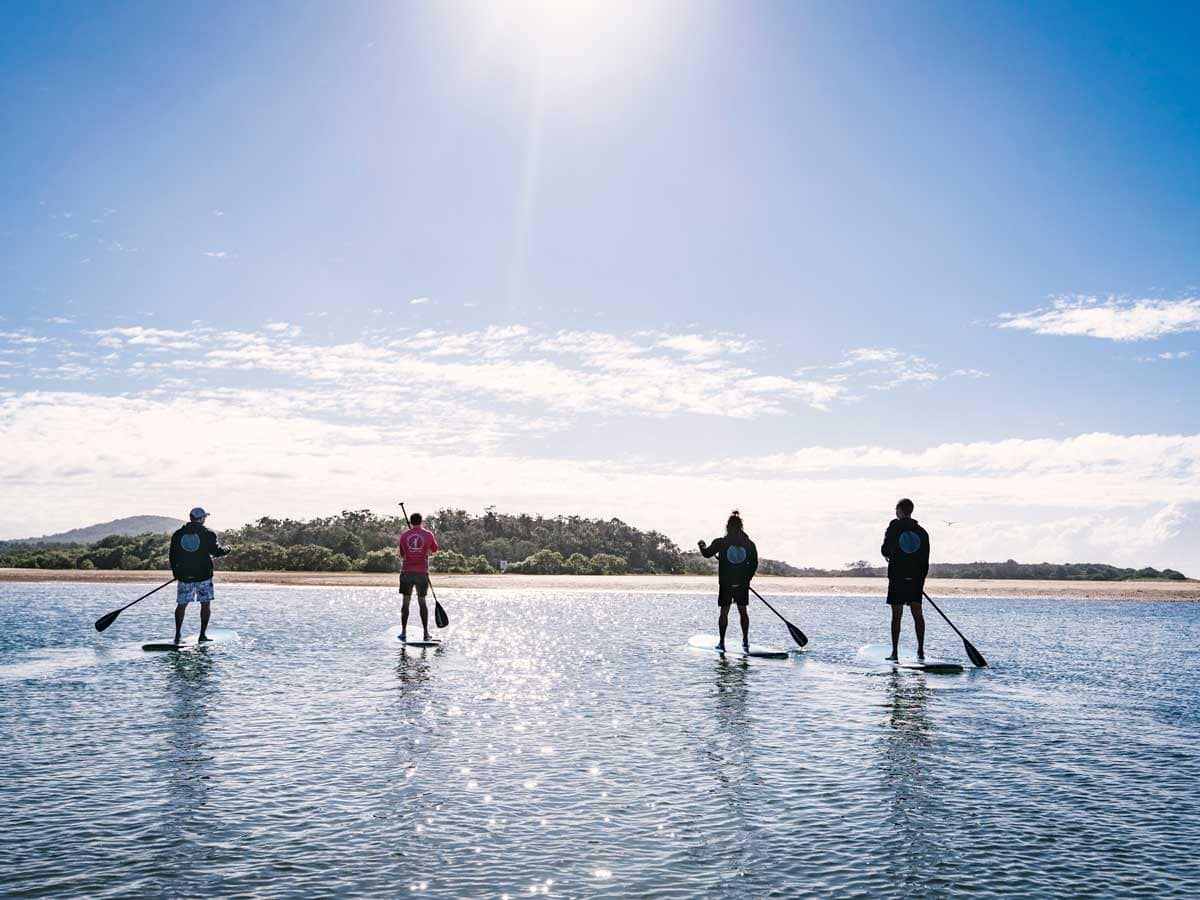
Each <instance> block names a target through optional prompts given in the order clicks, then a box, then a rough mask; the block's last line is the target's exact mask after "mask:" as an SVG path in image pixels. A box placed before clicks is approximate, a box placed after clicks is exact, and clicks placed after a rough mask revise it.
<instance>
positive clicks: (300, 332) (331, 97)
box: [0, 0, 1200, 576]
mask: <svg viewBox="0 0 1200 900" xmlns="http://www.w3.org/2000/svg"><path fill="white" fill-rule="evenodd" d="M1197 28H1200V9H1198V8H1197V7H1196V6H1195V5H1194V4H1193V5H1190V6H1188V5H1184V4H1180V5H1172V4H1167V3H1162V4H1154V5H1152V6H1149V7H1147V6H1145V5H1144V4H1136V5H1135V4H1104V5H1103V6H1097V5H1096V4H1082V3H1080V4H1062V3H1049V2H1048V3H1039V4H1012V3H1007V4H990V3H984V2H980V3H971V4H953V3H919V2H918V3H903V4H901V3H869V4H868V3H791V2H780V3H773V2H747V3H738V4H732V3H720V2H716V0H694V2H677V0H655V2H638V3H632V4H622V3H620V2H612V0H606V2H594V0H578V2H567V0H563V2H558V3H552V2H549V0H509V2H493V3H479V2H459V0H445V2H428V3H422V2H415V0H414V2H408V3H402V4H396V3H383V2H379V3H360V4H349V5H348V4H332V3H330V4H294V3H269V2H262V3H255V4H244V3H222V2H213V3H205V4H183V3H162V2H156V3H145V4H140V3H120V4H106V3H100V2H97V3H89V4H69V3H67V4H32V3H31V4H24V5H21V4H7V5H5V6H4V7H3V8H2V9H0V131H2V132H3V133H4V134H5V135H6V139H5V140H4V141H3V142H0V483H2V485H3V494H4V501H5V502H4V503H3V504H2V505H0V538H16V537H27V536H34V535H40V534H45V533H50V532H54V531H58V530H63V529H66V528H70V527H75V526H79V525H83V524H87V523H91V522H97V521H106V520H108V519H112V518H116V517H120V516H126V515H138V514H161V515H174V516H183V515H184V514H185V513H186V511H187V510H188V509H190V508H191V507H192V506H195V505H203V506H204V507H206V508H207V509H209V510H210V511H211V513H212V518H211V519H210V525H212V526H214V527H216V528H217V529H218V530H220V529H221V528H230V527H234V526H237V525H240V524H242V523H244V522H247V521H251V520H253V519H256V518H257V517H259V516H264V515H270V516H296V517H307V516H316V515H330V514H335V513H337V512H338V511H340V510H342V509H359V508H370V509H374V510H377V511H379V512H386V513H391V512H394V511H395V509H396V503H397V501H399V500H404V501H405V502H406V504H407V506H408V508H409V509H410V510H421V511H425V512H427V513H428V512H431V511H434V510H436V509H438V508H441V507H453V508H462V509H467V510H471V511H475V512H481V511H482V510H483V509H484V508H485V507H487V506H493V505H494V506H496V507H497V508H499V509H501V510H504V511H511V512H522V511H524V512H531V513H543V514H549V515H555V514H578V515H587V516H599V517H604V518H609V517H617V518H621V519H623V520H625V521H627V522H630V523H631V524H634V525H637V526H640V527H644V528H655V529H658V530H661V531H663V532H665V533H666V534H668V535H669V536H670V537H671V538H672V539H674V540H675V541H677V542H678V543H679V544H680V545H681V546H684V547H689V546H691V545H693V544H694V542H695V541H696V540H697V539H699V538H705V539H712V538H713V537H714V536H716V535H717V534H719V533H720V531H721V530H722V526H723V522H724V519H725V516H726V515H727V514H728V512H729V511H730V510H731V509H734V508H737V509H739V510H740V511H741V512H742V514H743V517H744V518H745V520H746V523H747V531H748V532H749V533H750V534H751V536H752V537H754V539H755V540H756V542H757V543H758V546H759V551H760V553H761V554H762V555H764V556H767V557H771V558H777V559H786V560H788V561H790V562H792V563H793V564H796V565H810V566H833V567H838V566H842V565H845V564H846V563H848V562H851V561H854V560H859V559H867V560H871V561H878V559H879V557H878V546H879V541H880V538H881V536H882V532H883V528H884V526H885V525H886V523H887V521H888V519H889V518H890V517H891V515H892V508H893V506H894V505H895V501H896V500H897V499H898V498H900V497H902V496H908V497H911V498H912V499H913V500H914V502H915V504H916V516H917V518H918V519H920V520H921V522H922V523H923V524H925V525H926V527H927V528H928V529H929V530H930V532H931V535H932V539H931V546H932V548H933V558H934V560H935V561H943V562H962V561H970V560H1004V559H1009V558H1012V559H1017V560H1019V561H1022V562H1041V561H1051V562H1107V563H1113V564H1117V565H1129V566H1142V565H1153V566H1157V567H1164V566H1170V567H1173V568H1177V569H1181V570H1183V571H1184V572H1186V573H1187V574H1190V575H1194V576H1200V416H1198V413H1200V392H1198V391H1197V390H1196V385H1197V372H1198V368H1200V166H1198V165H1197V164H1196V160H1198V159H1200V56H1198V55H1197V54H1196V53H1195V52H1194V46H1192V36H1193V35H1194V34H1195V33H1196V31H1197Z"/></svg>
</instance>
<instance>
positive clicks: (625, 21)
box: [446, 0, 685, 86]
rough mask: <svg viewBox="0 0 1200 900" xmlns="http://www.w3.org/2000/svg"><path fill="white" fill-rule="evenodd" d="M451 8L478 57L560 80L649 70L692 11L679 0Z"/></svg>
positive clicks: (494, 0)
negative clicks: (653, 60)
mask: <svg viewBox="0 0 1200 900" xmlns="http://www.w3.org/2000/svg"><path fill="white" fill-rule="evenodd" d="M446 8H447V9H449V10H451V11H452V20H453V21H452V25H453V28H454V30H455V31H456V32H458V33H459V34H460V35H462V36H463V37H465V38H467V39H468V40H469V41H470V42H471V43H472V44H474V52H475V53H476V55H480V56H483V57H487V58H490V59H492V60H495V59H496V58H497V57H499V58H502V59H504V60H506V61H507V62H508V63H510V64H516V65H519V66H521V67H523V68H528V69H529V70H530V71H532V72H535V73H536V74H538V75H539V76H540V77H542V78H545V79H548V80H549V81H550V82H552V83H557V84H558V85H559V86H571V85H576V86H577V85H578V84H580V83H581V82H596V81H605V80H608V79H612V78H621V77H622V76H628V75H630V74H635V70H640V69H644V67H645V66H646V65H647V64H648V62H650V61H651V60H652V59H653V58H654V57H655V56H656V55H657V54H658V53H660V52H661V51H663V50H664V49H665V47H666V45H667V43H668V41H669V39H670V38H671V37H672V36H673V35H674V34H677V33H678V31H679V28H680V27H681V25H682V19H683V15H684V11H685V6H684V4H683V3H682V2H679V0H642V2H627V0H490V2H481V0H463V2H457V3H453V2H452V3H449V4H447V7H446Z"/></svg>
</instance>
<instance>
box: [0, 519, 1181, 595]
mask: <svg viewBox="0 0 1200 900" xmlns="http://www.w3.org/2000/svg"><path fill="white" fill-rule="evenodd" d="M426 524H427V525H428V526H429V527H430V528H431V529H432V530H433V531H434V532H435V533H436V534H437V538H438V543H439V544H440V545H441V546H442V547H444V548H445V549H443V550H441V551H440V552H439V553H437V554H436V555H435V556H434V557H433V558H432V560H431V568H432V569H433V571H435V572H442V573H475V574H488V573H492V572H497V571H500V568H501V566H502V565H503V566H504V567H505V568H504V570H505V571H508V572H514V573H518V574H530V575H624V574H638V575H680V574H688V575H709V574H713V573H715V572H716V569H717V561H716V560H715V559H705V558H704V557H702V556H701V555H700V554H699V553H696V552H695V551H691V552H686V553H685V552H683V551H681V550H680V549H679V547H678V546H676V544H675V543H674V542H673V541H671V540H670V539H669V538H668V537H667V536H666V535H664V534H662V533H661V532H658V531H644V530H642V529H639V528H635V527H634V526H632V525H629V524H627V523H625V522H623V521H621V520H620V519H615V518H614V519H588V518H584V517H582V516H554V517H545V516H531V515H526V514H519V515H513V514H507V513H498V512H496V510H495V509H494V508H490V507H489V508H488V509H487V510H486V511H485V512H484V513H483V515H473V514H471V513H468V512H466V511H465V510H461V509H442V510H438V511H437V512H436V513H434V514H432V515H430V516H427V517H426ZM405 527H406V526H405V522H404V519H403V518H402V517H401V516H398V515H397V516H381V515H377V514H376V513H373V512H371V511H369V510H346V511H344V512H342V513H340V514H339V515H336V516H326V517H322V518H315V519H276V518H271V517H263V518H261V519H259V520H258V521H256V522H253V523H251V524H249V525H245V526H243V527H241V528H235V529H231V530H229V531H224V532H221V540H222V541H223V542H224V543H226V544H229V545H230V546H232V547H234V548H235V549H236V551H237V552H236V553H233V554H231V555H229V556H227V557H223V558H222V559H220V560H218V561H217V567H218V568H221V569H226V570H230V571H241V572H272V571H297V572H397V571H399V559H398V557H397V555H396V536H397V535H399V534H400V532H402V531H403V530H404V529H405ZM168 546H169V540H168V536H167V535H163V534H143V535H136V536H123V535H110V536H108V537H105V538H102V539H100V540H99V541H96V542H94V543H90V544H40V545H39V544H37V543H35V542H29V541H21V542H10V543H8V544H0V567H5V568H32V569H159V570H161V569H167V568H169V564H168V561H167V550H168ZM758 571H759V574H761V575H791V576H810V577H823V578H830V577H875V578H877V577H883V576H885V575H886V574H887V569H886V568H885V567H883V566H873V565H871V563H870V562H868V561H867V560H858V561H856V562H852V563H847V564H846V566H845V567H844V568H841V569H818V568H799V567H797V566H793V565H790V564H788V563H786V562H783V561H781V560H774V559H765V558H764V559H761V560H760V562H759V570H758ZM929 574H930V575H931V576H933V577H935V578H978V579H983V578H991V579H1032V580H1055V581H1082V580H1088V581H1129V580H1134V579H1136V580H1163V579H1166V580H1172V581H1183V580H1186V576H1184V575H1183V573H1181V572H1178V571H1176V570H1174V569H1162V570H1158V569H1153V568H1149V567H1146V568H1141V569H1132V568H1119V567H1117V566H1110V565H1104V564H1100V563H1061V564H1059V563H1018V562H1016V561H1015V560H1011V559H1010V560H1007V561H1005V562H996V563H992V562H972V563H934V564H933V565H931V566H930V571H929Z"/></svg>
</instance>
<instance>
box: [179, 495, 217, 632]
mask: <svg viewBox="0 0 1200 900" xmlns="http://www.w3.org/2000/svg"><path fill="white" fill-rule="evenodd" d="M188 518H189V519H190V520H191V521H189V522H188V523H187V524H186V525H184V526H183V527H182V528H180V529H179V530H178V531H176V532H175V533H174V534H173V535H171V554H170V560H171V574H172V575H174V576H175V580H176V581H177V582H178V583H179V584H178V585H177V590H176V593H175V643H177V644H178V643H179V642H180V641H181V640H182V638H181V637H180V632H181V631H182V630H183V617H184V614H185V613H186V612H187V605H188V604H189V603H191V602H192V600H198V601H200V640H202V641H207V640H209V637H208V619H209V616H210V615H211V614H212V609H211V608H210V604H211V603H212V599H213V583H212V577H213V564H212V561H213V558H214V557H217V556H224V555H225V554H226V553H228V552H229V548H228V547H222V546H221V544H220V542H218V541H217V536H216V535H215V534H214V533H213V532H211V531H209V530H208V529H207V528H205V527H204V522H205V520H207V519H208V513H207V512H205V511H204V510H203V509H201V508H200V507H199V506H197V507H196V508H195V509H193V510H192V511H191V513H190V514H189V516H188Z"/></svg>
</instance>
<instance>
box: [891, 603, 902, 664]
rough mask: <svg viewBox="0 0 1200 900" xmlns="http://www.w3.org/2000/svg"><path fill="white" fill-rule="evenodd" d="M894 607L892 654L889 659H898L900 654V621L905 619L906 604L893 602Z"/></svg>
mask: <svg viewBox="0 0 1200 900" xmlns="http://www.w3.org/2000/svg"><path fill="white" fill-rule="evenodd" d="M891 607H892V655H891V656H889V657H888V659H893V660H894V659H898V658H899V656H900V623H901V622H902V621H903V619H904V604H903V603H893V604H891Z"/></svg>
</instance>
